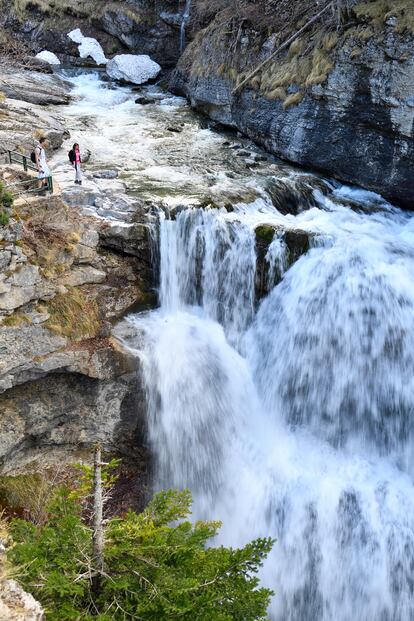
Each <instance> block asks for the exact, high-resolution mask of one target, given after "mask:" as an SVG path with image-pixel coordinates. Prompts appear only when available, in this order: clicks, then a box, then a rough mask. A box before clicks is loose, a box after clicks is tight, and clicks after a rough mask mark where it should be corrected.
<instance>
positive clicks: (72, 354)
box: [0, 168, 153, 470]
mask: <svg viewBox="0 0 414 621" xmlns="http://www.w3.org/2000/svg"><path fill="white" fill-rule="evenodd" d="M5 170H6V173H5ZM8 170H9V169H8V168H6V169H4V168H3V169H2V172H3V175H6V176H7V171H8ZM14 211H15V214H14V217H15V218H16V217H17V218H18V220H16V219H13V220H11V221H10V223H9V224H8V225H7V226H4V227H0V240H1V241H0V324H1V325H0V352H1V362H0V411H1V417H2V425H1V429H2V431H1V433H0V467H1V466H2V465H3V466H4V468H3V469H5V470H9V469H10V468H12V467H13V464H15V463H16V462H18V460H19V457H21V456H22V455H23V454H25V455H27V454H28V453H29V452H30V453H32V454H33V456H35V455H36V452H37V451H39V450H45V449H49V450H51V449H56V448H60V449H65V450H66V451H68V450H73V449H78V448H85V447H88V446H90V445H91V444H92V443H94V442H96V441H97V440H99V441H100V442H101V443H102V444H103V446H104V447H106V448H107V449H111V450H118V451H119V450H121V451H122V450H132V448H133V446H134V445H135V446H137V445H138V444H139V443H140V442H142V438H139V437H138V435H139V433H140V431H139V430H140V428H141V426H142V419H140V412H141V416H143V408H142V402H143V399H142V394H141V387H140V385H139V379H138V378H139V372H138V371H139V370H138V368H137V366H136V365H137V363H136V361H135V359H134V358H133V357H132V356H130V355H129V354H128V352H127V351H125V350H124V349H123V348H122V347H121V346H120V345H119V342H118V341H117V340H115V339H114V338H112V336H111V328H112V326H111V322H112V321H113V320H116V319H118V318H119V317H120V316H122V314H123V313H124V312H125V311H126V310H127V309H128V308H129V307H130V306H131V305H133V304H136V303H139V302H140V303H142V304H147V303H151V300H152V294H151V287H152V284H153V283H152V275H151V274H152V273H151V265H150V260H151V259H150V248H149V245H148V234H147V232H146V227H145V225H134V226H133V227H132V228H134V232H135V237H134V236H133V235H132V234H131V233H130V232H129V238H128V243H127V251H128V254H123V253H122V252H120V251H119V250H118V249H117V252H115V253H114V252H113V251H112V249H111V246H118V247H121V246H122V245H123V243H124V242H123V241H122V234H124V229H127V227H124V229H123V230H122V231H121V232H120V233H119V236H120V239H119V240H118V235H117V229H116V227H115V228H114V229H112V227H108V226H105V225H102V224H100V223H99V221H97V220H93V219H92V218H85V217H82V216H80V215H79V213H77V210H75V209H73V208H71V209H70V208H68V207H67V206H66V204H65V203H63V201H62V200H61V199H59V198H51V199H37V200H35V201H29V202H28V204H24V203H23V204H22V203H19V201H17V203H16V207H15V210H14ZM127 230H128V229H127ZM134 240H135V241H134ZM145 247H146V249H147V250H146V253H147V255H146V260H145ZM135 255H139V256H140V258H139V259H138V258H137V256H135Z"/></svg>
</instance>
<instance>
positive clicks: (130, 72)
mask: <svg viewBox="0 0 414 621" xmlns="http://www.w3.org/2000/svg"><path fill="white" fill-rule="evenodd" d="M160 71H161V67H160V66H159V64H158V63H156V62H155V61H153V60H151V58H150V57H149V56H147V55H146V54H142V55H138V56H136V55H134V54H119V55H117V56H115V57H114V58H113V59H112V60H110V61H109V62H108V64H107V66H106V72H107V74H108V75H109V77H110V78H112V79H113V80H122V81H124V82H132V83H133V84H144V82H148V80H151V79H153V78H156V77H157V75H158V74H159V72H160Z"/></svg>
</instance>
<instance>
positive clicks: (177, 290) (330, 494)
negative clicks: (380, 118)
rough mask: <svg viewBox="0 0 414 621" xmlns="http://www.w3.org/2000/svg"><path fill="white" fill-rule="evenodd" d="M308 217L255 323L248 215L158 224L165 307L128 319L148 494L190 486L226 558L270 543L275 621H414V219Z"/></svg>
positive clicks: (279, 250) (274, 252) (331, 210)
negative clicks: (151, 462) (234, 549)
mask: <svg viewBox="0 0 414 621" xmlns="http://www.w3.org/2000/svg"><path fill="white" fill-rule="evenodd" d="M339 193H340V190H338V191H337V194H339ZM319 200H320V201H321V203H320V205H319V208H318V209H316V208H315V209H312V210H310V211H308V212H307V213H304V214H302V215H300V216H298V217H297V220H296V222H297V223H298V226H299V224H300V226H305V225H309V224H310V223H311V224H312V226H313V227H314V229H315V230H318V232H319V233H321V235H320V238H319V242H318V243H317V244H314V245H313V247H311V249H310V250H309V251H308V253H307V254H306V255H304V256H302V257H301V258H300V259H299V260H297V261H296V262H295V263H294V264H293V265H292V266H291V267H290V268H289V269H288V268H287V266H288V262H287V249H286V246H285V243H284V241H283V240H282V238H281V237H280V236H278V235H276V236H275V238H274V240H273V242H272V243H271V245H270V247H269V249H268V252H267V255H266V261H267V262H268V264H269V276H268V278H269V289H271V291H270V293H269V295H268V296H267V298H265V299H264V300H263V302H262V303H261V305H260V307H259V308H258V309H257V310H256V309H255V300H254V271H255V261H256V257H255V235H254V230H253V226H252V223H251V222H252V220H251V214H250V215H249V216H246V217H245V218H244V219H243V215H242V214H240V216H239V217H237V218H230V217H229V216H226V215H225V214H223V213H222V212H220V211H217V210H206V211H204V210H201V209H189V210H186V211H183V212H181V213H180V214H179V215H178V216H177V219H176V221H170V220H166V219H164V218H162V219H161V222H160V252H161V284H160V302H161V307H160V309H159V310H157V311H155V312H153V313H150V314H148V315H145V316H135V317H132V318H131V319H130V321H131V323H132V324H133V325H135V326H136V328H137V331H139V333H140V334H142V333H144V335H145V343H146V345H145V348H144V351H143V352H142V351H141V352H140V356H141V358H142V362H143V367H144V375H145V378H146V385H147V397H148V417H149V440H150V442H151V445H152V448H153V452H154V455H155V458H156V474H155V477H156V486H157V487H168V486H177V487H185V486H188V487H190V489H191V491H192V493H193V497H194V518H195V519H197V518H201V519H208V518H214V519H220V520H222V521H223V529H222V532H221V535H220V541H221V542H223V543H225V544H231V545H242V544H244V543H246V542H247V541H249V540H250V539H252V538H253V537H256V536H272V537H274V538H275V539H276V540H277V542H276V544H275V547H274V549H273V551H272V553H271V555H270V556H269V558H268V559H267V561H266V563H265V566H264V568H263V572H262V576H261V577H262V580H263V582H264V583H265V584H266V585H269V586H271V587H272V588H273V589H274V590H275V591H276V596H275V598H274V600H273V601H272V604H271V608H270V611H269V615H270V618H271V619H272V620H274V621H332V620H333V619H335V621H377V620H380V621H409V620H411V619H413V618H414V597H413V596H414V587H413V580H412V575H413V567H414V488H413V482H412V476H413V472H414V468H413V465H414V459H413V450H412V446H413V434H414V373H413V369H414V332H413V330H412V326H413V325H414V253H413V251H412V247H413V245H412V244H413V240H414V224H413V219H412V218H411V217H408V216H406V215H404V214H402V213H401V212H399V211H398V210H395V209H389V210H386V209H385V210H384V211H383V212H381V210H377V211H373V212H372V213H371V214H367V213H364V210H361V212H358V210H355V209H354V210H351V209H348V208H345V207H344V206H338V205H335V204H334V203H333V202H332V201H331V200H330V199H329V198H326V199H323V198H321V197H319ZM365 207H366V208H365V212H366V211H368V209H367V206H365ZM252 209H253V207H252ZM247 212H248V210H246V213H247ZM281 276H283V278H282V280H281V282H279V281H280V277H281ZM276 282H278V283H279V284H277V285H276V286H273V285H274V283H276ZM272 287H273V288H272Z"/></svg>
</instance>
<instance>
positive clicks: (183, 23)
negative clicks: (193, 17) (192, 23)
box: [180, 0, 191, 54]
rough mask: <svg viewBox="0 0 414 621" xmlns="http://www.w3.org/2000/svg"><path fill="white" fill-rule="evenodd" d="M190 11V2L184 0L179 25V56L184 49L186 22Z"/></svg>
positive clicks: (189, 0)
mask: <svg viewBox="0 0 414 621" xmlns="http://www.w3.org/2000/svg"><path fill="white" fill-rule="evenodd" d="M190 10H191V0H185V7H184V12H183V14H182V18H181V25H180V54H182V53H183V52H184V49H185V29H186V26H187V22H188V20H189V19H190Z"/></svg>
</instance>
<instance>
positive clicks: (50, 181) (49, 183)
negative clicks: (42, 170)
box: [47, 176, 53, 194]
mask: <svg viewBox="0 0 414 621" xmlns="http://www.w3.org/2000/svg"><path fill="white" fill-rule="evenodd" d="M47 187H48V190H49V192H50V193H51V194H53V179H52V176H50V177H48V178H47Z"/></svg>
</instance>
